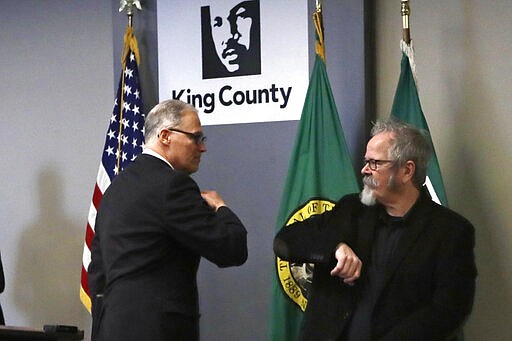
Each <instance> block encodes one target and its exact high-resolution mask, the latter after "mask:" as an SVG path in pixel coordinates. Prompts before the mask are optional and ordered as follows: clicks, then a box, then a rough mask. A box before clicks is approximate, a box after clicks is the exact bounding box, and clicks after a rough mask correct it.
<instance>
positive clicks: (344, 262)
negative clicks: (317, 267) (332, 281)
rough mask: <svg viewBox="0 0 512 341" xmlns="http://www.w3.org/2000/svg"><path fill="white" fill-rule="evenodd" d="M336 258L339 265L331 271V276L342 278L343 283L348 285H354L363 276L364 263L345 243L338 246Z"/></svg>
mask: <svg viewBox="0 0 512 341" xmlns="http://www.w3.org/2000/svg"><path fill="white" fill-rule="evenodd" d="M334 257H335V258H336V259H337V260H338V263H337V264H336V266H335V267H334V268H333V269H332V270H331V276H336V277H339V278H342V279H343V282H344V283H346V284H348V285H354V284H355V281H356V280H357V279H358V278H359V276H361V266H362V262H361V260H360V259H359V257H357V255H356V254H355V253H354V251H352V249H351V248H350V247H349V246H348V245H347V244H345V243H340V244H338V246H337V247H336V251H335V253H334Z"/></svg>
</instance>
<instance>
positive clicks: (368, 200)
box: [359, 185, 377, 206]
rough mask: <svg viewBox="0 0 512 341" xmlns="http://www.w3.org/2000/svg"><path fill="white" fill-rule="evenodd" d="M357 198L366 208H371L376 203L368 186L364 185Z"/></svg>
mask: <svg viewBox="0 0 512 341" xmlns="http://www.w3.org/2000/svg"><path fill="white" fill-rule="evenodd" d="M359 198H360V200H361V203H362V204H363V205H366V206H373V205H375V204H376V203H377V200H376V199H375V196H374V195H373V189H371V188H370V187H369V186H368V185H364V187H363V190H362V191H361V194H359Z"/></svg>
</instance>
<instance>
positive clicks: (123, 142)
mask: <svg viewBox="0 0 512 341" xmlns="http://www.w3.org/2000/svg"><path fill="white" fill-rule="evenodd" d="M137 64H138V48H137V40H136V39H135V36H134V35H133V30H132V28H131V27H130V26H129V27H128V28H127V30H126V33H125V53H124V58H123V73H122V74H121V78H120V80H119V87H118V89H117V96H116V98H115V102H114V109H113V110H112V116H111V117H110V124H109V126H108V130H107V136H106V138H105V146H104V147H103V154H102V156H101V163H100V167H99V170H98V176H97V178H96V186H95V187H94V192H93V196H92V202H91V206H90V208H89V215H88V219H87V229H86V232H85V243H84V253H83V258H82V276H81V285H80V299H81V301H82V303H83V304H84V305H85V307H86V308H87V310H89V312H90V311H91V299H90V295H89V286H88V283H87V280H88V274H87V268H88V267H89V264H90V262H91V243H92V239H93V237H94V225H95V221H96V210H97V208H98V206H99V204H100V200H101V198H102V196H103V193H105V190H106V189H107V188H108V186H109V185H110V183H111V182H112V180H113V178H114V177H115V176H116V175H117V174H119V172H120V171H122V170H123V169H124V168H125V167H126V166H127V165H128V164H129V163H130V162H132V161H133V160H134V159H135V157H136V156H137V155H138V154H140V153H141V152H142V145H143V143H144V117H145V115H144V114H143V113H142V98H141V92H140V83H139V71H138V67H137Z"/></svg>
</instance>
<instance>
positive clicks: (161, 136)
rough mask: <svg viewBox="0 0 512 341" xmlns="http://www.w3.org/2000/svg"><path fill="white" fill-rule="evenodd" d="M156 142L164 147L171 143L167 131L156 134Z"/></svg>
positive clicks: (169, 133) (169, 134)
mask: <svg viewBox="0 0 512 341" xmlns="http://www.w3.org/2000/svg"><path fill="white" fill-rule="evenodd" d="M158 141H160V143H163V144H165V145H169V144H170V143H171V132H170V131H169V130H167V129H162V130H161V131H160V133H159V134H158Z"/></svg>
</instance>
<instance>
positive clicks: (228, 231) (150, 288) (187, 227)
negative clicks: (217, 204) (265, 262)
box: [89, 154, 247, 341]
mask: <svg viewBox="0 0 512 341" xmlns="http://www.w3.org/2000/svg"><path fill="white" fill-rule="evenodd" d="M246 234H247V232H246V230H245V228H244V226H243V225H242V223H241V222H240V220H239V219H238V218H237V217H236V215H235V214H234V213H233V212H232V211H231V210H230V209H229V208H227V207H221V208H220V209H219V210H218V211H217V212H214V211H213V210H212V209H211V208H210V207H209V206H208V205H207V203H206V202H205V201H204V200H203V199H202V197H201V195H200V191H199V188H198V187H197V185H196V183H195V182H194V181H193V180H192V178H190V176H188V175H187V174H184V173H180V172H176V171H174V170H172V169H171V168H170V167H169V165H167V164H166V163H165V162H164V161H162V160H160V159H158V158H156V157H154V156H151V155H147V154H142V155H139V156H138V157H137V159H136V160H135V161H134V162H133V163H132V164H131V165H130V166H128V167H127V168H126V169H125V170H124V171H122V172H121V173H120V174H119V175H118V176H117V177H116V178H114V181H113V182H112V184H111V185H110V186H109V188H108V189H107V191H106V192H105V194H104V196H103V198H102V200H101V202H100V206H99V209H98V214H97V217H96V226H95V236H94V239H93V242H92V251H91V257H92V261H91V265H90V266H89V287H90V293H91V296H93V297H95V295H97V294H100V293H104V298H103V308H102V309H101V311H95V308H96V307H95V306H94V305H95V299H94V298H93V333H94V334H96V336H97V339H102V340H108V341H115V340H123V341H127V340H168V339H169V335H166V333H167V332H166V329H165V328H166V325H169V323H171V322H172V321H170V320H169V319H170V318H172V316H177V315H176V314H178V315H179V316H180V318H182V317H183V316H188V317H190V318H192V319H195V320H197V319H198V316H199V309H198V293H197V285H196V272H197V268H198V266H199V260H200V257H204V258H206V259H208V260H209V261H211V262H213V263H215V264H217V265H218V266H219V267H227V266H234V265H241V264H243V263H244V262H245V260H246V259H247V238H246ZM95 319H96V321H94V320H95ZM98 320H99V321H100V322H99V323H98ZM94 329H96V330H94Z"/></svg>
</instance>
